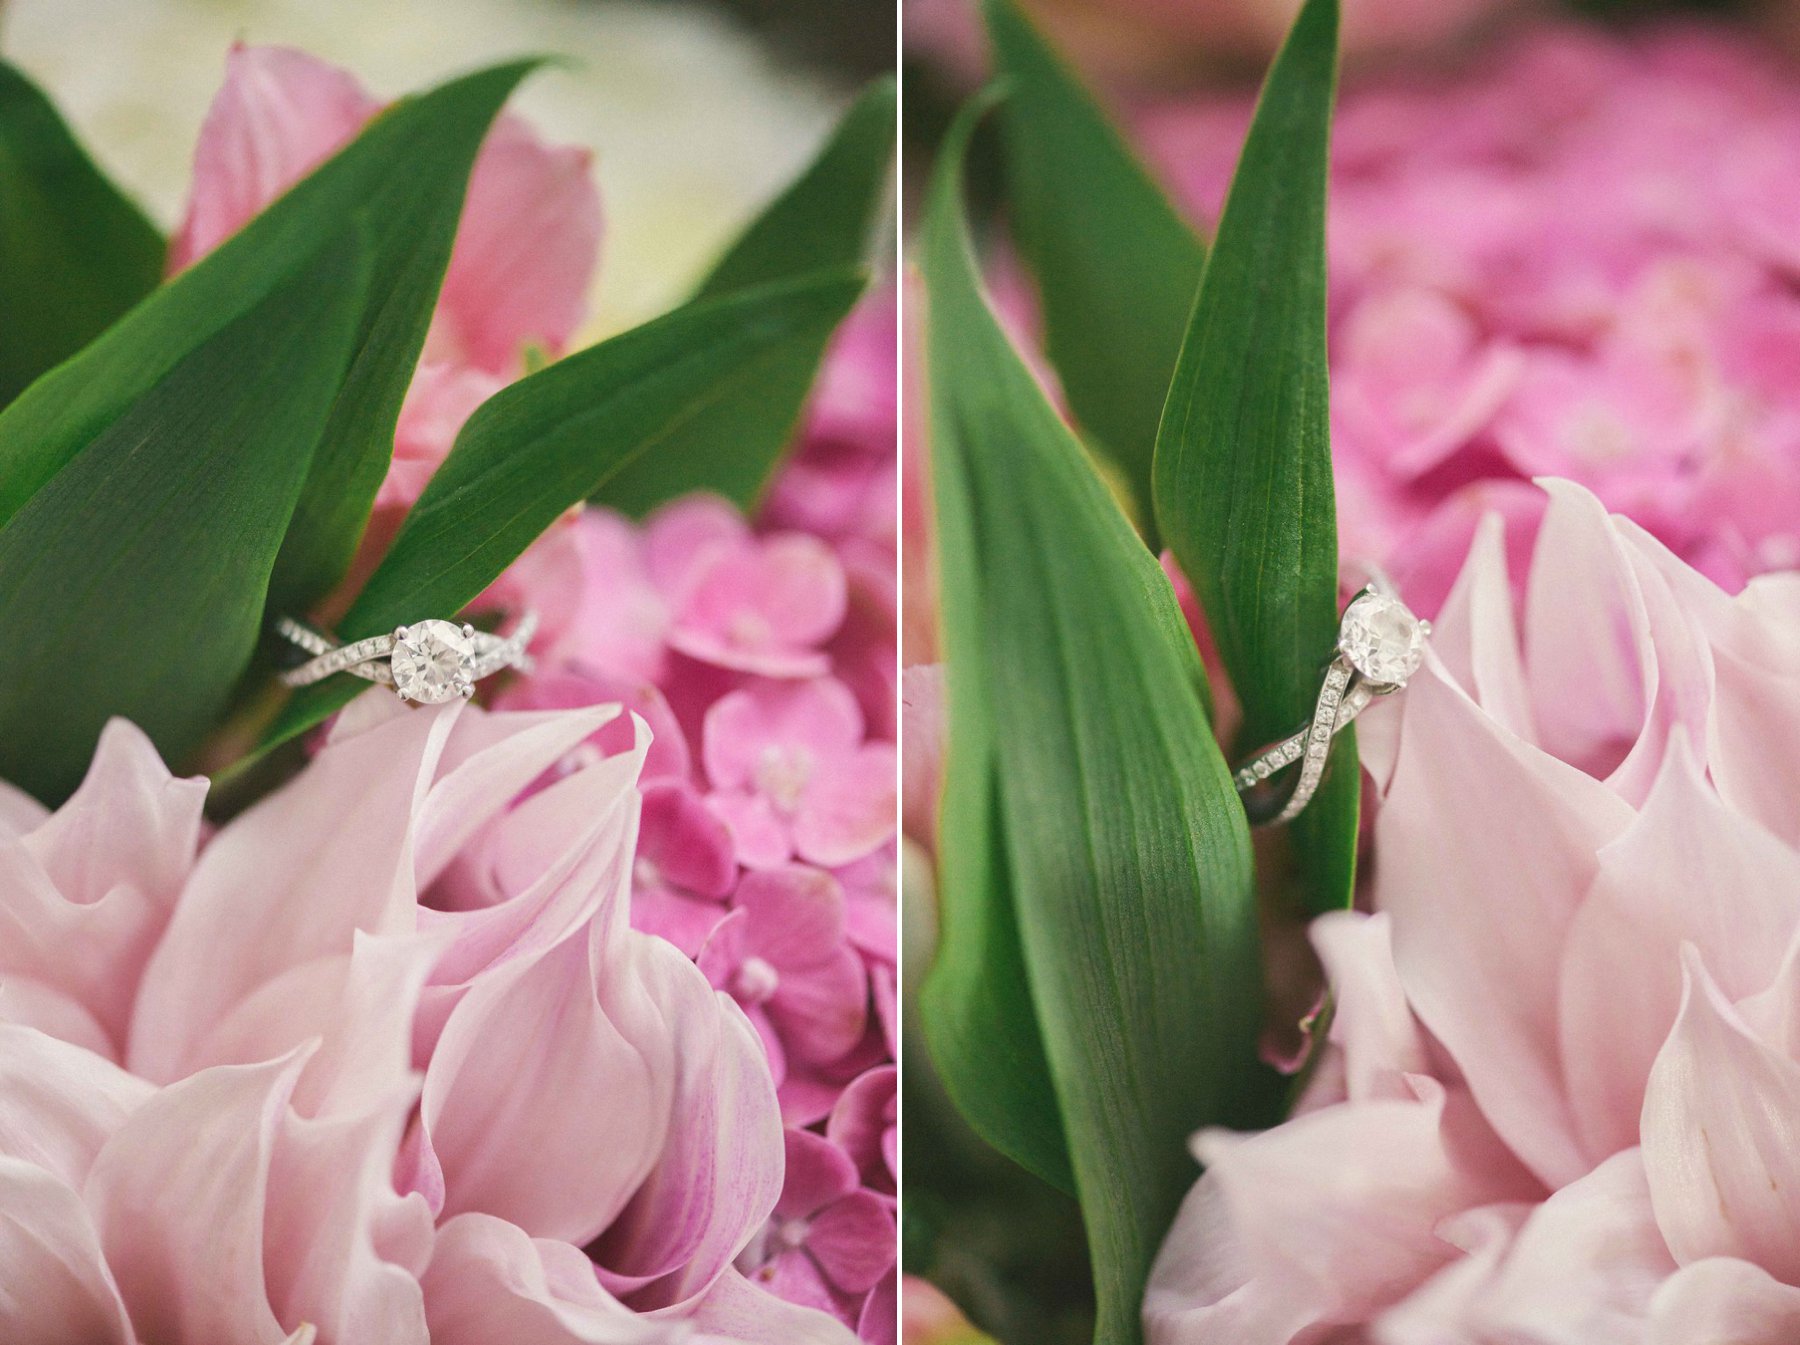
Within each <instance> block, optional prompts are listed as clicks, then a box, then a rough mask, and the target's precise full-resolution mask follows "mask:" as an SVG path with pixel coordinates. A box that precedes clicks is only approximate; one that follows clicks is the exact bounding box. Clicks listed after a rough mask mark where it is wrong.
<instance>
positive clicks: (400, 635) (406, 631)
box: [394, 626, 412, 640]
mask: <svg viewBox="0 0 1800 1345" xmlns="http://www.w3.org/2000/svg"><path fill="white" fill-rule="evenodd" d="M411 634H412V630H411V628H410V627H407V626H395V627H394V638H395V639H396V640H404V639H406V638H407V636H409V635H411Z"/></svg>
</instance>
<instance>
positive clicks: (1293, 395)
mask: <svg viewBox="0 0 1800 1345" xmlns="http://www.w3.org/2000/svg"><path fill="white" fill-rule="evenodd" d="M1337 31H1338V3H1337V0H1307V4H1306V6H1305V8H1303V9H1302V10H1301V11H1300V15H1299V17H1298V18H1297V19H1296V20H1295V22H1294V28H1293V31H1292V32H1291V33H1290V34H1289V37H1288V40H1287V43H1286V44H1285V45H1284V46H1283V48H1282V50H1281V54H1280V55H1279V56H1277V58H1276V60H1275V64H1274V65H1273V67H1272V68H1271V69H1270V71H1269V76H1268V80H1267V82H1266V83H1265V84H1264V86H1263V92H1262V98H1261V100H1260V101H1259V102H1258V104H1257V108H1256V117H1255V120H1254V121H1253V122H1252V124H1251V127H1250V134H1249V137H1248V138H1247V139H1246V140H1245V142H1244V149H1243V154H1242V156H1241V157H1240V159H1239V160H1238V168H1237V174H1236V176H1235V177H1234V178H1233V179H1232V184H1231V194H1230V196H1229V197H1228V198H1227V199H1226V202H1225V212H1224V215H1223V216H1222V217H1221V219H1220V221H1219V228H1218V232H1217V235H1216V236H1215V237H1214V239H1213V247H1212V255H1211V258H1210V259H1209V260H1208V262H1207V267H1206V276H1205V279H1204V281H1203V282H1202V284H1201V288H1200V298H1199V301H1198V302H1197V304H1196V305H1195V309H1194V320H1193V324H1192V326H1191V327H1190V328H1189V331H1188V335H1187V341H1186V343H1185V344H1184V345H1183V346H1182V349H1181V359H1180V362H1179V364H1178V366H1177V368H1176V371H1175V377H1174V381H1173V382H1172V384H1171V386H1170V388H1169V398H1168V404H1167V407H1166V408H1165V410H1164V412H1163V420H1162V429H1161V433H1160V435H1159V437H1158V440H1157V448H1156V516H1157V520H1158V522H1159V523H1160V524H1161V527H1162V533H1163V536H1164V538H1165V539H1167V541H1168V543H1169V545H1170V547H1171V548H1172V549H1173V550H1174V552H1175V556H1176V559H1178V560H1179V561H1180V562H1181V566H1182V568H1183V569H1184V570H1185V571H1186V572H1187V575H1188V578H1189V579H1190V580H1192V581H1193V584H1194V588H1195V591H1196V592H1197V593H1198V594H1199V597H1200V601H1201V605H1202V606H1203V607H1204V608H1205V611H1206V616H1207V620H1208V622H1209V623H1210V625H1211V627H1212V632H1213V635H1214V636H1215V637H1216V638H1217V640H1218V644H1219V653H1220V656H1221V657H1222V658H1223V660H1224V663H1225V667H1226V669H1227V671H1228V672H1229V673H1230V674H1231V679H1232V683H1233V685H1234V686H1235V687H1236V689H1237V693H1238V698H1239V700H1240V701H1241V702H1242V704H1243V707H1244V739H1243V741H1244V743H1245V744H1246V745H1253V744H1260V743H1265V742H1270V741H1273V740H1274V739H1276V738H1279V737H1282V736H1285V735H1286V734H1288V733H1291V732H1293V731H1294V730H1295V729H1297V728H1299V727H1300V726H1301V725H1302V724H1304V723H1306V722H1307V721H1308V720H1309V719H1310V718H1311V716H1312V710H1313V702H1314V700H1315V699H1316V698H1317V696H1318V692H1319V680H1320V677H1321V675H1322V673H1323V670H1324V667H1325V664H1326V663H1328V662H1329V661H1330V659H1331V656H1332V650H1333V646H1334V644H1335V642H1336V638H1337V624H1338V603H1337V593H1338V555H1337V514H1336V509H1335V506H1334V504H1333V501H1332V486H1331V428H1330V420H1329V416H1328V410H1327V403H1328V396H1329V386H1328V384H1329V379H1328V374H1327V366H1326V352H1325V192H1326V179H1327V173H1328V169H1329V149H1330V138H1331V108H1332V100H1333V98H1334V96H1335V93H1336V88H1337ZM1358 788H1359V779H1358V772H1357V763H1356V746H1355V739H1354V737H1353V736H1352V735H1351V734H1348V733H1346V734H1344V735H1342V736H1341V737H1340V738H1339V740H1338V745H1337V747H1336V749H1335V750H1334V752H1333V754H1332V764H1331V768H1330V773H1329V778H1328V779H1327V782H1326V784H1325V786H1324V787H1323V788H1322V789H1321V791H1320V793H1319V796H1318V797H1317V798H1316V799H1314V801H1313V802H1312V803H1311V805H1309V806H1308V808H1307V810H1306V811H1305V812H1304V813H1302V814H1301V816H1300V818H1299V820H1298V821H1297V822H1296V824H1295V826H1294V829H1293V840H1294V857H1295V860H1296V862H1297V864H1298V866H1299V869H1300V872H1301V875H1302V879H1303V881H1304V883H1305V886H1306V888H1307V893H1308V899H1309V901H1310V903H1311V904H1312V906H1313V907H1314V908H1315V909H1319V910H1325V909H1330V908H1331V907H1334V906H1342V905H1345V904H1347V903H1348V901H1349V896H1350V885H1351V880H1352V875H1353V872H1354V865H1355V847H1356V825H1357V796H1358Z"/></svg>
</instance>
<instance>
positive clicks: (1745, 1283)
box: [1644, 1257, 1800, 1345]
mask: <svg viewBox="0 0 1800 1345" xmlns="http://www.w3.org/2000/svg"><path fill="white" fill-rule="evenodd" d="M1795 1339H1800V1289H1797V1288H1795V1287H1794V1286H1793V1285H1791V1284H1783V1283H1782V1282H1781V1281H1780V1280H1777V1279H1775V1278H1774V1277H1773V1276H1771V1275H1770V1274H1769V1273H1768V1271H1766V1270H1764V1269H1762V1267H1760V1266H1755V1265H1752V1264H1751V1263H1750V1262H1748V1261H1731V1260H1726V1259H1724V1258H1722V1257H1711V1258H1708V1259H1707V1260H1704V1261H1695V1262H1694V1263H1693V1264H1692V1265H1688V1266H1684V1267H1682V1269H1680V1270H1678V1271H1676V1272H1675V1274H1673V1275H1672V1276H1670V1277H1669V1279H1668V1281H1667V1282H1666V1283H1664V1284H1663V1286H1662V1288H1661V1289H1659V1290H1657V1293H1656V1297H1655V1299H1654V1300H1653V1301H1652V1302H1651V1305H1650V1331H1649V1334H1648V1335H1647V1336H1646V1337H1645V1338H1644V1342H1645V1345H1700V1342H1708V1341H1719V1342H1730V1345H1790V1342H1792V1341H1794V1340H1795Z"/></svg>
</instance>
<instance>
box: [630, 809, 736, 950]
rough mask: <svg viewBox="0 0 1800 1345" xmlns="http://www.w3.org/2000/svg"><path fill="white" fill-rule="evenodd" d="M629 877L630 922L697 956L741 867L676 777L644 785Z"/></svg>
mask: <svg viewBox="0 0 1800 1345" xmlns="http://www.w3.org/2000/svg"><path fill="white" fill-rule="evenodd" d="M631 872H632V878H631V923H632V925H633V926H635V927H636V928H638V929H641V930H644V931H645V932H647V933H650V934H660V935H662V937H663V938H665V939H667V940H668V941H669V942H670V943H672V944H674V945H675V946H676V947H677V948H679V949H681V951H682V952H684V953H686V954H687V955H688V956H689V957H698V956H699V954H700V948H701V945H703V944H704V943H705V942H706V940H707V936H708V935H710V934H711V933H712V932H713V930H714V929H715V928H717V926H718V924H719V922H720V921H721V920H724V919H725V918H726V915H727V911H726V907H725V899H726V898H727V897H729V896H730V895H731V890H732V888H733V886H734V885H735V884H736V882H737V876H738V866H737V861H736V859H735V858H733V855H732V849H731V833H730V832H729V831H727V830H726V828H725V824H724V823H723V822H721V821H719V819H718V818H717V817H716V816H714V815H713V813H712V810H711V809H709V808H708V807H707V806H706V802H705V800H704V799H703V798H701V796H700V794H699V793H698V792H697V791H696V790H695V789H694V788H693V787H692V786H690V785H687V784H685V783H682V782H679V781H674V780H663V781H658V782H657V783H655V784H651V785H646V786H645V788H644V821H643V829H642V831H641V832H640V833H639V835H638V849H637V859H636V861H635V862H634V864H633V866H632V871H631ZM715 984H717V982H715Z"/></svg>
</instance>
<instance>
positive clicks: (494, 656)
mask: <svg viewBox="0 0 1800 1345" xmlns="http://www.w3.org/2000/svg"><path fill="white" fill-rule="evenodd" d="M537 625H538V621H537V614H536V613H535V612H526V613H525V614H524V615H523V616H522V617H521V618H520V619H519V624H518V625H517V627H515V628H514V630H513V631H512V633H511V634H510V635H505V636H500V635H492V634H489V633H488V632H487V631H480V630H476V629H475V627H473V626H470V625H467V624H459V623H457V622H454V621H437V620H432V621H420V622H416V623H415V624H413V625H410V626H397V627H395V629H394V632H393V634H391V635H371V636H369V637H368V638H367V639H364V640H354V641H352V642H351V643H349V644H346V645H340V644H337V643H335V642H333V641H332V640H331V639H330V638H328V637H327V636H324V635H321V634H320V633H319V632H318V631H316V630H313V629H312V628H311V627H310V626H305V625H302V624H301V623H300V622H298V621H295V620H293V619H292V618H291V617H285V616H284V617H282V618H281V619H280V620H279V621H277V622H276V623H275V632H276V634H278V635H280V636H281V638H282V639H284V640H286V641H287V642H288V643H290V644H293V645H298V646H299V647H300V648H301V649H304V650H305V651H306V652H307V653H309V654H311V655H313V657H312V658H311V659H309V660H308V661H307V662H305V663H302V664H301V665H300V666H299V667H298V668H293V669H290V670H289V671H287V672H284V673H282V674H281V680H282V683H283V684H284V685H286V686H290V687H303V686H310V685H311V684H312V683H314V682H322V681H324V680H325V679H326V678H327V677H331V676H333V675H335V674H337V673H349V674H350V675H351V676H352V677H361V678H364V679H366V680H367V681H370V682H380V683H382V684H383V685H385V686H391V687H392V688H393V689H394V692H395V694H396V695H398V696H399V697H400V699H401V700H404V701H411V702H413V703H414V704H416V705H442V704H443V703H444V702H446V701H452V700H455V699H456V698H457V697H459V696H460V697H462V698H463V699H465V700H466V699H467V698H468V697H470V696H473V695H474V694H475V684H476V683H477V682H479V681H481V680H482V678H484V677H490V676H492V675H493V674H494V673H497V672H499V671H500V670H501V669H502V668H517V669H519V670H520V671H522V672H529V671H530V670H531V656H530V655H529V654H527V653H526V652H525V649H526V646H527V645H529V644H530V643H531V637H532V636H533V635H534V634H536V633H537Z"/></svg>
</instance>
